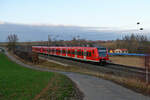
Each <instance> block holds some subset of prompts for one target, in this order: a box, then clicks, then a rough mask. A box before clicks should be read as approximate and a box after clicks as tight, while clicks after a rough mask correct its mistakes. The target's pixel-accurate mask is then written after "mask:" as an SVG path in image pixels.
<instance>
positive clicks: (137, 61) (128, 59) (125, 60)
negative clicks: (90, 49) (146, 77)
mask: <svg viewBox="0 0 150 100" xmlns="http://www.w3.org/2000/svg"><path fill="white" fill-rule="evenodd" d="M110 60H111V61H112V62H113V63H116V64H121V65H127V66H133V67H140V68H144V67H145V66H144V58H143V57H135V56H111V57H110Z"/></svg>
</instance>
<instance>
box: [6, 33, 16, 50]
mask: <svg viewBox="0 0 150 100" xmlns="http://www.w3.org/2000/svg"><path fill="white" fill-rule="evenodd" d="M18 40H19V39H18V36H17V35H16V34H10V35H8V37H7V41H8V44H7V46H8V50H11V51H15V48H16V44H17V42H18Z"/></svg>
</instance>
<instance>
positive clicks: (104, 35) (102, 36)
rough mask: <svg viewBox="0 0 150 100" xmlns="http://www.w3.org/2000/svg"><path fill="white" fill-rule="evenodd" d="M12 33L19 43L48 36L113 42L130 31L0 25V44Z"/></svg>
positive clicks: (62, 38)
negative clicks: (16, 36) (15, 35)
mask: <svg viewBox="0 0 150 100" xmlns="http://www.w3.org/2000/svg"><path fill="white" fill-rule="evenodd" d="M12 33H14V34H17V35H18V37H19V40H20V41H41V40H43V41H45V40H47V39H48V35H50V36H51V38H52V39H55V40H71V39H72V38H73V37H78V38H81V39H87V40H115V39H117V38H121V37H122V35H124V33H127V34H128V33H132V31H120V30H113V29H110V28H107V27H106V28H105V27H78V26H63V25H57V26H56V25H24V24H11V23H2V24H0V42H3V41H6V38H7V36H8V35H9V34H12Z"/></svg>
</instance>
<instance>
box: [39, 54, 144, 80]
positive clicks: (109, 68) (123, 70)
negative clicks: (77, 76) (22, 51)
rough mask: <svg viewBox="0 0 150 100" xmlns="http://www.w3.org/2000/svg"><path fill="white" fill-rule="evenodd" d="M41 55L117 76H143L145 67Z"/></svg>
mask: <svg viewBox="0 0 150 100" xmlns="http://www.w3.org/2000/svg"><path fill="white" fill-rule="evenodd" d="M40 56H41V57H44V58H46V59H51V60H54V61H58V62H61V63H64V64H68V65H71V66H77V67H82V68H86V69H89V70H92V71H96V72H101V73H107V74H113V75H117V76H124V77H130V78H131V77H133V78H135V77H136V78H140V79H144V78H145V69H142V68H136V67H130V66H124V65H119V64H113V63H109V64H108V65H105V66H101V65H99V64H98V63H93V62H85V61H80V60H74V59H68V58H63V57H58V56H52V55H50V56H44V55H40Z"/></svg>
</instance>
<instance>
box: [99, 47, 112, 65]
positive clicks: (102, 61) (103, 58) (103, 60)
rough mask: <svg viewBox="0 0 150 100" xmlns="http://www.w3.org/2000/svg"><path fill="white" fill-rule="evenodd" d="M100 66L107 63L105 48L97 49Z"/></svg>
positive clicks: (107, 57)
mask: <svg viewBox="0 0 150 100" xmlns="http://www.w3.org/2000/svg"><path fill="white" fill-rule="evenodd" d="M97 50H98V55H99V62H100V64H102V65H104V64H106V63H107V62H108V61H109V56H108V50H107V49H106V48H103V47H101V48H97Z"/></svg>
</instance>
